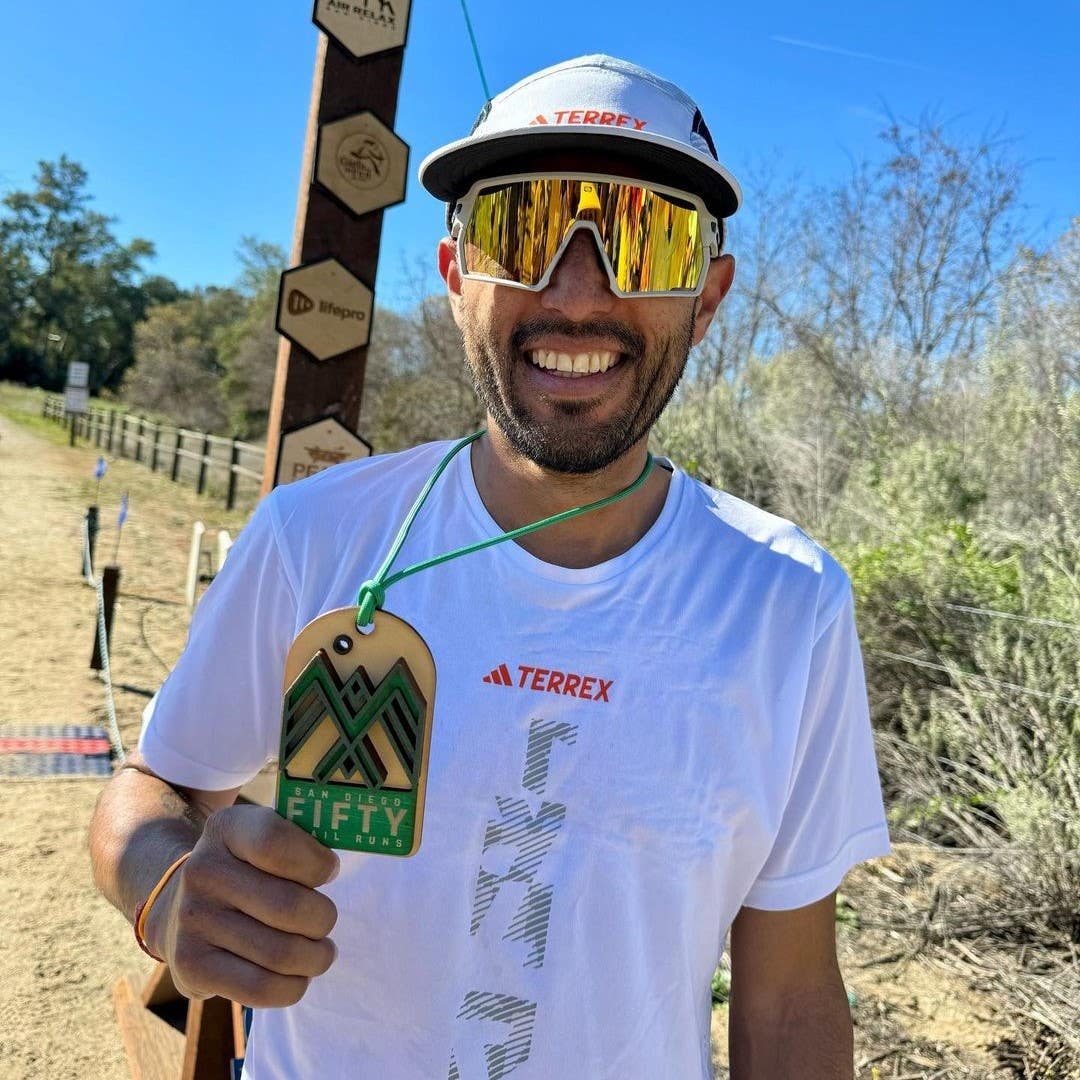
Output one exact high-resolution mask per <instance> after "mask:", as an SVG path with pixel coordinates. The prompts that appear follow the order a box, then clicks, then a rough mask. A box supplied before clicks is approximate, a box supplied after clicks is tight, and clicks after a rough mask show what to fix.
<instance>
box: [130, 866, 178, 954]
mask: <svg viewBox="0 0 1080 1080" xmlns="http://www.w3.org/2000/svg"><path fill="white" fill-rule="evenodd" d="M190 857H191V852H190V851H185V852H184V854H183V855H181V856H180V858H179V859H177V860H176V862H174V863H173V864H172V866H170V867H169V869H168V870H166V871H165V873H164V874H162V875H161V879H160V880H159V881H158V883H157V884H156V885H155V886H154V887H153V888H152V889H151V890H150V895H149V896H148V897H147V898H146V899H145V900H143V901H142V903H140V904H139V906H138V907H137V908H136V909H135V926H134V929H135V943H136V944H137V945H138V946H139V948H140V949H142V951H143V952H144V953H146V955H147V956H149V957H152V958H153V959H154V960H157V961H158V962H159V963H164V961H163V960H162V959H161V957H160V956H154V954H153V953H152V952H151V951H150V949H149V948H148V946H147V944H146V939H145V938H144V937H143V934H145V933H146V916H147V915H149V914H150V909H151V908H152V907H153V906H154V901H155V900H156V899H157V898H158V897H159V896H160V895H161V891H162V889H164V888H165V886H166V885H168V884H169V878H171V877H172V876H173V874H175V873H176V871H177V870H179V869H180V867H181V866H183V865H184V863H186V862H187V861H188V859H189V858H190Z"/></svg>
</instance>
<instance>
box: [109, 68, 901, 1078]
mask: <svg viewBox="0 0 1080 1080" xmlns="http://www.w3.org/2000/svg"><path fill="white" fill-rule="evenodd" d="M421 178H422V180H423V182H424V184H425V186H426V187H427V188H428V190H429V191H431V192H432V193H433V194H435V195H436V196H438V197H439V198H441V199H444V200H446V201H447V202H448V204H449V215H448V216H449V223H450V228H451V235H450V237H448V238H447V239H445V240H443V241H442V242H441V244H440V246H439V268H440V271H441V273H442V276H443V278H444V280H445V282H446V286H447V290H448V295H449V298H450V305H451V308H452V311H453V314H454V318H455V319H456V320H457V322H458V325H459V326H460V328H461V331H462V337H463V341H464V346H465V352H466V356H467V360H468V363H469V365H470V367H471V370H472V373H473V376H474V378H475V382H476V386H477V391H478V393H479V395H480V398H481V400H482V402H483V404H484V406H485V408H486V411H487V415H488V431H487V435H486V436H485V437H484V438H482V439H480V440H479V441H477V442H475V443H474V444H473V445H472V446H471V447H470V448H469V451H468V452H465V453H461V454H459V455H458V456H457V457H456V458H455V459H454V460H453V461H452V462H451V464H450V465H449V467H448V468H447V470H446V472H445V474H443V475H442V476H441V477H440V479H439V480H438V482H437V483H436V485H435V487H434V488H433V490H432V492H431V495H430V496H429V498H428V501H427V503H426V504H425V507H424V510H423V511H422V513H421V514H420V516H419V517H418V518H417V521H416V523H415V525H414V527H413V531H412V533H411V534H410V536H409V539H408V542H407V543H406V545H405V549H404V550H403V551H402V553H401V557H400V559H399V560H398V565H399V566H404V565H406V564H412V563H416V562H418V561H421V560H423V559H426V558H430V557H432V556H436V555H440V554H443V553H446V552H448V551H451V550H453V549H456V548H459V547H462V546H465V545H467V544H471V543H475V542H477V541H480V540H483V539H485V538H487V537H490V536H493V535H498V534H499V533H501V532H503V531H508V530H511V529H515V528H517V527H519V526H523V525H527V524H529V523H531V522H534V521H536V520H538V519H543V518H545V517H547V516H549V515H553V514H555V513H558V512H561V511H564V510H567V509H569V508H571V507H575V506H579V505H582V504H585V503H589V502H591V501H594V500H597V499H600V498H602V497H605V496H610V495H612V494H614V493H616V492H619V491H621V490H622V489H623V488H625V487H627V486H628V485H630V484H631V483H632V481H634V479H635V478H636V477H638V476H639V474H640V473H641V472H642V470H643V467H644V465H645V463H646V460H647V451H646V444H647V441H648V435H649V431H650V428H651V427H652V425H653V423H654V422H655V421H656V419H657V417H658V416H659V414H660V412H661V411H662V409H663V408H664V406H665V404H666V403H667V401H668V399H669V398H670V396H671V394H672V392H673V390H674V388H675V386H676V384H677V382H678V379H679V377H680V375H681V373H682V370H683V367H684V365H685V363H686V359H687V352H688V350H689V349H690V347H691V346H692V345H693V344H695V343H696V342H698V341H700V340H701V338H702V336H703V335H704V334H705V332H706V330H707V329H708V326H709V323H710V320H711V319H712V317H713V314H714V312H715V311H716V308H717V306H718V305H719V304H720V302H721V301H722V299H723V297H724V294H725V293H726V292H727V290H728V288H729V287H730V285H731V281H732V277H733V274H734V262H733V260H732V258H731V256H730V255H726V254H722V253H721V245H722V229H721V221H722V219H723V217H724V216H726V215H729V214H731V213H733V212H734V210H735V209H736V207H737V205H738V189H737V187H736V185H735V183H734V181H733V180H732V179H731V177H730V175H729V174H728V173H727V171H726V170H725V169H724V168H723V166H721V165H720V163H719V161H718V160H717V157H716V152H715V148H714V144H713V141H712V138H711V136H710V133H709V129H708V128H707V127H706V125H705V122H704V120H703V119H702V117H701V114H700V112H699V111H698V110H697V108H696V107H695V105H694V104H693V102H692V101H690V99H689V98H687V97H686V95H685V94H683V92H682V91H680V90H679V89H677V88H676V87H675V86H673V85H672V84H670V83H668V82H665V81H664V80H662V79H659V78H658V77H657V76H655V75H652V74H650V73H649V72H646V71H643V70H642V69H640V68H637V67H635V66H634V65H631V64H627V63H625V62H623V61H619V60H614V59H611V58H609V57H603V56H596V57H586V58H582V59H579V60H575V61H571V62H569V63H566V64H562V65H559V66H557V67H554V68H550V69H547V70H546V71H542V72H540V73H538V74H536V75H534V76H532V77H531V78H529V79H526V80H525V81H523V82H522V83H519V84H518V85H517V86H515V87H512V88H511V89H510V90H508V91H506V92H505V93H504V94H502V95H500V96H498V97H497V98H495V99H494V100H493V101H492V102H490V103H489V105H488V106H487V107H486V108H485V110H484V112H483V113H482V114H481V118H480V120H479V121H478V124H477V126H476V127H475V128H474V130H473V133H472V134H471V135H470V136H469V137H468V138H466V139H464V140H460V141H459V142H457V143H452V144H450V145H449V146H447V147H444V148H443V149H442V150H440V151H438V152H436V153H435V154H433V155H432V156H431V157H429V158H428V160H427V161H426V162H425V163H424V165H423V166H422V168H421ZM446 450H447V444H438V445H434V446H424V447H419V448H417V449H415V450H411V451H407V452H404V453H401V454H397V455H391V456H388V457H383V458H373V459H369V460H368V461H365V462H358V463H353V464H348V465H343V466H340V467H337V468H334V469H331V470H328V471H327V472H325V473H322V474H320V475H319V476H316V477H314V478H312V479H311V480H307V481H303V482H301V483H297V484H293V485H289V486H287V487H284V488H279V489H277V490H276V491H275V492H273V494H272V495H271V496H269V497H268V498H267V499H266V500H264V501H263V503H262V504H261V505H260V507H259V508H258V510H257V511H256V513H255V515H254V517H253V519H252V521H251V523H250V524H249V525H248V527H247V528H246V529H245V530H244V532H243V534H242V535H241V537H240V539H239V541H238V543H237V545H236V546H235V547H234V549H233V552H232V553H231V554H230V557H229V562H228V563H227V564H226V567H225V569H224V571H223V573H222V574H221V575H219V577H218V579H217V581H215V583H214V585H213V586H212V587H211V589H210V591H209V592H208V593H207V595H206V597H205V598H204V600H203V602H202V604H201V605H200V607H199V609H198V611H197V612H196V615H195V619H194V621H193V624H192V630H191V635H190V639H189V643H188V646H187V649H186V651H185V654H184V656H183V658H182V659H181V660H180V662H179V664H178V665H177V667H176V669H175V671H174V672H173V673H172V675H171V676H170V677H169V679H168V681H167V682H166V683H165V685H164V687H163V688H162V690H161V691H160V693H159V695H158V697H157V698H156V700H155V702H154V703H153V705H152V706H151V708H150V709H148V716H147V720H146V724H145V727H144V732H143V736H142V739H141V742H140V756H133V758H132V759H131V760H129V762H128V763H127V767H126V768H124V769H123V770H122V771H121V772H120V774H119V775H118V776H117V777H116V778H115V779H114V780H113V782H112V783H111V785H110V787H109V788H108V790H107V791H106V793H105V794H104V795H103V797H102V800H101V803H100V805H99V807H98V810H97V813H96V816H95V820H94V823H93V827H92V840H91V843H92V849H93V855H94V862H95V868H96V875H97V879H98V881H99V884H100V885H101V887H102V889H103V891H104V892H105V893H106V895H107V896H108V897H109V898H110V899H111V900H112V901H113V902H114V903H115V904H116V905H117V906H118V907H119V908H120V909H121V910H122V911H124V912H125V914H126V915H127V916H128V917H129V918H132V917H134V913H135V910H136V907H137V905H139V904H140V902H141V901H144V900H145V899H146V898H147V897H148V895H149V894H150V893H151V890H152V889H153V888H154V886H155V884H156V883H157V882H158V881H159V879H160V878H161V877H162V874H163V871H165V869H166V868H167V867H168V866H169V865H170V864H171V863H172V862H173V861H174V860H175V859H176V858H177V856H179V855H182V854H184V853H186V852H189V851H192V852H193V854H192V855H191V857H190V859H188V861H187V862H186V863H185V864H184V865H183V866H182V867H181V868H180V870H178V871H177V872H176V873H175V874H174V875H173V876H172V877H171V878H170V879H169V881H168V883H167V884H166V886H165V887H164V889H163V890H162V891H161V893H160V896H158V897H157V898H156V900H155V902H154V903H153V906H152V907H151V908H150V914H149V917H148V918H147V919H146V922H145V927H144V938H145V941H146V944H147V947H148V949H149V950H150V951H151V952H153V953H154V954H156V955H158V956H161V957H164V958H165V959H166V960H167V961H168V963H169V964H170V966H171V969H172V972H173V975H174V977H175V978H176V980H177V982H178V985H179V986H180V987H181V989H183V990H184V991H185V992H187V993H189V994H190V995H192V996H205V995H209V994H213V993H217V994H222V995H223V996H226V997H230V998H233V999H234V1000H238V1001H242V1002H245V1003H250V1004H252V1005H254V1006H256V1007H257V1009H256V1014H255V1022H254V1026H253V1030H252V1035H251V1041H250V1044H249V1050H248V1058H247V1063H246V1066H245V1068H246V1070H247V1072H246V1075H248V1076H250V1077H252V1078H254V1080H267V1078H271V1077H275V1078H276V1077H281V1078H297V1077H306V1076H313V1075H324V1076H334V1077H337V1076H353V1075H361V1076H379V1077H381V1078H383V1080H396V1078H400V1080H407V1078H408V1080H413V1078H431V1077H434V1078H439V1080H442V1078H444V1077H447V1078H451V1080H472V1078H474V1077H486V1078H488V1080H497V1078H500V1077H504V1076H509V1075H511V1074H513V1075H514V1076H515V1078H518V1077H520V1078H522V1080H524V1078H527V1077H542V1078H552V1080H554V1078H558V1080H563V1078H571V1080H572V1078H589V1080H591V1078H601V1077H612V1078H616V1077H617V1078H620V1080H624V1078H632V1077H633V1078H637V1077H640V1078H642V1080H646V1078H647V1080H654V1078H684V1077H695V1078H698V1077H706V1076H708V1075H710V1051H709V1018H710V977H711V975H712V973H713V970H714V967H715V965H716V962H717V960H718V958H719V956H720V954H721V951H722V949H723V944H724V940H725V936H726V934H727V932H728V929H729V928H730V929H731V949H732V971H733V980H732V981H733V993H732V1000H731V1059H732V1075H733V1077H735V1080H781V1078H787V1077H799V1078H800V1080H837V1078H841V1077H845V1076H851V1075H852V1048H851V1039H852V1031H851V1021H850V1016H849V1011H848V1005H847V1000H846V996H845V993H844V987H843V983H842V981H841V978H840V974H839V972H838V969H837V963H836V954H835V940H834V916H835V900H834V898H835V890H836V888H837V886H838V884H839V883H840V881H841V879H842V877H843V875H844V873H845V872H846V871H847V869H848V868H849V867H850V866H851V865H853V864H854V863H855V862H857V861H859V860H860V859H864V858H868V857H871V856H874V855H879V854H883V853H885V852H887V851H888V835H887V831H886V826H885V822H884V816H883V812H882V804H881V794H880V788H879V785H878V779H877V774H876V770H875V764H874V755H873V746H872V740H871V734H870V728H869V720H868V716H867V708H866V696H865V685H864V681H863V675H862V668H861V661H860V657H859V649H858V642H857V639H856V635H855V629H854V621H853V615H852V602H851V592H850V587H849V583H848V581H847V578H846V576H845V574H844V572H843V571H842V570H841V569H840V567H839V566H838V565H837V564H836V563H835V562H834V561H833V560H832V559H831V558H830V557H829V556H828V555H827V554H826V553H825V552H824V551H822V550H821V549H820V548H819V547H818V546H817V545H815V544H814V543H813V542H812V541H810V540H809V539H808V538H807V537H806V536H804V535H803V534H802V533H801V532H799V530H798V529H796V528H795V527H794V526H793V525H791V524H790V523H788V522H785V521H782V520H780V519H777V518H775V517H773V516H771V515H769V514H766V513H764V512H762V511H760V510H757V509H755V508H753V507H750V506H748V505H746V504H745V503H742V502H740V501H739V500H737V499H734V498H732V497H730V496H728V495H725V494H723V493H721V492H717V491H712V490H710V489H708V488H706V487H705V486H704V485H701V484H699V483H697V482H695V481H693V480H691V479H690V478H689V477H687V476H686V475H685V474H684V473H682V472H681V471H679V470H678V469H677V468H676V467H675V466H673V465H672V464H670V463H666V462H659V463H657V466H656V467H654V468H653V469H652V471H651V472H650V473H649V474H648V476H647V478H646V479H645V481H644V483H643V484H642V485H641V486H640V487H639V488H637V489H636V490H634V491H633V493H632V494H629V495H627V496H626V497H625V498H623V499H621V500H620V501H617V502H614V503H612V504H611V505H607V506H605V507H604V508H602V509H598V510H594V511H591V512H589V513H587V514H584V515H582V516H580V517H576V518H574V519H572V520H567V521H563V522H561V523H559V524H554V525H551V526H549V527H547V528H543V529H541V530H539V531H537V532H534V533H532V534H530V535H528V536H526V537H523V538H522V539H520V541H518V542H516V543H515V542H510V543H503V544H501V545H499V546H497V547H493V548H489V549H487V550H484V551H481V552H476V553H473V554H471V555H467V556H464V557H462V558H457V559H454V560H452V561H450V562H448V563H445V564H444V565H441V566H437V567H434V568H432V569H429V570H426V571H424V572H421V573H418V574H416V575H415V576H412V577H410V578H408V579H407V580H404V581H401V582H399V583H398V584H397V585H395V586H394V587H393V588H391V589H390V590H389V592H388V595H387V596H386V600H385V606H386V609H387V610H388V611H392V612H394V613H395V614H397V615H399V616H400V617H402V618H404V619H406V620H407V621H408V622H409V623H411V624H412V625H413V626H415V627H416V628H417V629H418V630H419V632H420V633H421V634H422V635H423V636H424V638H425V639H426V641H427V643H428V645H429V647H430V649H431V652H432V655H433V657H434V659H435V663H436V666H437V669H438V680H439V681H438V691H437V698H436V702H435V712H434V731H433V736H432V742H431V764H430V775H429V780H428V789H427V809H426V814H425V824H424V839H423V845H422V846H421V848H420V851H419V853H418V854H416V855H415V856H414V857H413V858H411V859H391V858H385V857H383V858H380V857H378V856H372V855H366V854H357V853H354V852H342V853H340V854H337V853H334V852H332V851H330V850H328V849H326V848H324V847H322V846H321V845H320V844H319V843H317V842H316V841H315V840H314V839H313V838H312V837H311V836H309V835H307V834H306V833H304V832H302V831H301V830H300V829H299V828H298V827H296V826H295V825H294V824H292V823H291V822H288V821H285V820H283V819H282V818H279V817H278V816H277V815H275V814H274V813H273V812H271V811H270V810H268V809H265V808H261V807H253V806H240V807H235V806H233V803H234V800H235V796H236V793H237V791H238V789H239V788H240V786H241V785H242V784H243V783H244V782H245V781H246V780H247V779H248V778H249V777H251V776H252V775H253V774H254V773H255V772H256V771H257V770H258V769H259V767H260V766H261V765H262V764H263V763H264V761H265V760H266V759H267V758H269V757H272V756H273V755H274V754H275V753H276V752H277V746H278V734H279V725H280V715H281V713H280V700H281V692H282V667H283V658H284V657H285V654H286V653H287V651H288V648H289V644H290V642H291V641H292V639H293V638H294V636H295V635H296V634H297V633H298V632H299V630H300V629H301V628H302V627H303V626H304V625H305V624H306V623H308V622H309V621H310V620H311V619H313V618H315V617H316V616H318V615H319V614H320V613H322V612H325V611H328V610H331V609H334V608H339V607H345V606H348V605H350V604H351V603H353V602H354V597H355V595H356V590H357V587H358V585H359V583H361V582H363V581H364V580H365V579H367V578H369V577H370V576H371V574H372V571H373V569H374V567H375V566H377V565H378V564H379V563H380V562H381V560H382V558H383V556H384V554H385V552H386V551H387V550H388V548H389V545H390V543H391V540H392V538H393V536H394V535H395V533H396V532H397V529H398V526H399V524H400V522H401V520H402V518H403V517H404V516H405V514H406V513H407V511H408V508H409V506H410V505H411V503H412V501H413V499H414V497H415V495H416V493H417V491H418V490H419V489H420V488H421V486H422V485H423V483H424V482H425V481H426V480H427V478H428V476H429V475H430V474H431V473H432V470H433V469H434V468H435V467H436V465H437V464H438V462H439V461H440V460H441V458H442V457H443V455H444V454H445V452H446ZM331 931H333V944H332V943H331V940H330V938H329V936H328V935H330V933H331Z"/></svg>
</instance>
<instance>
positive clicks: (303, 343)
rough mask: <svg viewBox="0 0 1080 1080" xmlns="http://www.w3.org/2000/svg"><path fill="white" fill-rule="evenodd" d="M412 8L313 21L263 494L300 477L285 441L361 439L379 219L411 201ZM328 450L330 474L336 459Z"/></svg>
mask: <svg viewBox="0 0 1080 1080" xmlns="http://www.w3.org/2000/svg"><path fill="white" fill-rule="evenodd" d="M410 7H411V0H316V2H315V6H314V11H313V15H312V18H313V20H314V22H315V24H316V25H317V26H319V27H320V28H321V29H322V30H323V31H324V33H325V36H323V37H321V38H320V41H319V48H318V53H317V55H316V59H315V79H314V84H313V86H312V93H311V109H310V112H309V114H308V125H307V136H306V140H305V145H304V157H303V164H302V166H301V174H300V193H299V197H298V199H297V210H296V227H295V231H294V234H293V247H292V258H291V262H292V266H291V268H290V269H289V270H288V271H287V272H286V273H285V274H284V275H283V276H282V284H281V291H280V295H279V299H278V321H277V326H278V330H279V332H280V333H281V334H282V340H281V342H280V345H279V348H278V359H277V371H276V375H275V379H274V392H273V397H272V399H271V403H270V418H269V427H268V430H267V435H266V465H265V468H264V469H263V494H265V493H266V492H267V491H269V490H270V488H272V487H273V486H275V485H276V484H278V483H287V482H289V481H291V480H293V479H296V478H298V477H299V475H302V474H303V473H297V472H295V471H293V470H289V469H282V468H281V467H280V465H279V458H280V457H281V455H282V453H283V445H282V443H283V439H284V438H285V437H286V434H287V433H292V432H295V431H298V430H301V429H304V428H306V427H308V426H317V425H318V422H319V421H322V420H326V419H332V420H335V421H337V423H338V424H340V425H341V426H343V427H344V428H345V429H346V432H347V433H349V434H354V435H358V434H359V433H358V431H357V428H358V425H359V419H360V403H361V399H362V397H363V390H364V370H365V366H366V361H367V344H368V340H369V337H370V334H371V317H372V309H373V306H374V285H375V272H376V269H377V267H378V261H379V241H380V237H381V234H382V212H383V210H384V209H385V208H386V207H388V206H393V205H395V204H396V203H399V202H401V201H402V200H403V199H404V197H405V184H406V176H407V173H408V162H409V148H408V146H406V144H405V143H404V142H403V141H402V140H401V139H400V138H398V136H397V135H395V134H394V131H393V125H394V118H395V115H396V113H397V97H398V84H399V82H400V80H401V63H402V56H403V53H404V46H405V38H406V35H407V33H408V24H409V14H410ZM323 430H325V429H323V428H321V427H320V428H318V431H319V432H321V431H323ZM334 438H335V439H336V436H334ZM336 441H337V443H340V441H341V440H340V439H337V440H336ZM312 445H314V444H312ZM365 445H366V444H364V443H363V442H362V441H359V440H358V441H357V442H356V443H355V445H354V446H353V451H354V452H350V455H349V456H350V457H356V456H361V455H362V453H363V452H364V447H365ZM323 449H325V451H326V454H327V455H328V456H327V457H326V458H325V460H326V462H327V463H329V462H330V461H331V458H332V457H333V455H335V454H336V453H338V452H339V450H340V447H339V446H337V445H335V447H329V446H327V447H325V448H323ZM367 452H370V449H368V451H367Z"/></svg>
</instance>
